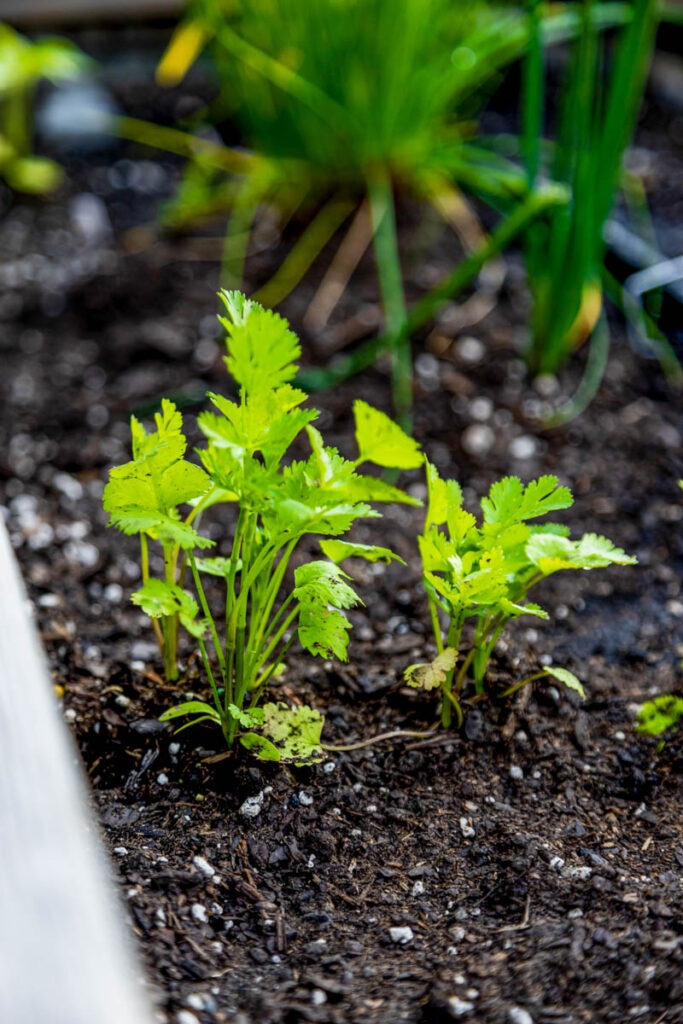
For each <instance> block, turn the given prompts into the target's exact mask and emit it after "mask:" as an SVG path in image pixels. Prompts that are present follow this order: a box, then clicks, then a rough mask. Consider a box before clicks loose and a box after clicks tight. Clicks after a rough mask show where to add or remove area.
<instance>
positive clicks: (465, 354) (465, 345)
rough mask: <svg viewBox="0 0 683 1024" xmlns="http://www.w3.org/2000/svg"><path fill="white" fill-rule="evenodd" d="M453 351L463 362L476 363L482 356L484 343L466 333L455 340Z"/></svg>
mask: <svg viewBox="0 0 683 1024" xmlns="http://www.w3.org/2000/svg"><path fill="white" fill-rule="evenodd" d="M455 352H456V355H457V356H458V358H459V359H462V361H463V363H478V362H479V360H480V359H483V357H484V345H483V343H482V342H481V341H480V340H479V338H473V337H471V336H469V335H467V336H466V337H464V338H460V339H459V340H458V341H457V342H456V345H455Z"/></svg>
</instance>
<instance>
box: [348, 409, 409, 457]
mask: <svg viewBox="0 0 683 1024" xmlns="http://www.w3.org/2000/svg"><path fill="white" fill-rule="evenodd" d="M353 415H354V417H355V421H356V442H357V443H358V454H359V460H358V461H359V463H360V462H374V463H375V464H376V465H378V466H386V467H387V468H391V469H417V468H418V467H419V466H421V465H422V461H423V456H422V452H421V451H420V446H419V445H418V443H417V441H415V440H413V438H412V437H410V436H409V435H408V434H406V433H405V431H403V430H401V428H400V427H399V425H398V423H394V421H393V420H392V419H390V418H389V417H388V416H387V415H386V414H385V413H383V412H380V411H379V409H373V407H372V406H371V405H368V404H367V402H363V401H362V400H361V399H360V398H358V399H356V401H355V402H354V403H353Z"/></svg>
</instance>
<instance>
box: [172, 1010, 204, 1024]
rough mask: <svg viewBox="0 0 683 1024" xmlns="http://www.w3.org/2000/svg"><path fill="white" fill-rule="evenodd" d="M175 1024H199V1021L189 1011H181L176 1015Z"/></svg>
mask: <svg viewBox="0 0 683 1024" xmlns="http://www.w3.org/2000/svg"><path fill="white" fill-rule="evenodd" d="M175 1024H199V1021H198V1020H197V1018H196V1017H195V1015H194V1014H193V1013H190V1011H189V1010H180V1011H179V1013H177V1014H176V1017H175Z"/></svg>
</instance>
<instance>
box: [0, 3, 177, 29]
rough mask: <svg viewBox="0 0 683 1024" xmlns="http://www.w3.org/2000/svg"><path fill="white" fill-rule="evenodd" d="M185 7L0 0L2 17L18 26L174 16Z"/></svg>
mask: <svg viewBox="0 0 683 1024" xmlns="http://www.w3.org/2000/svg"><path fill="white" fill-rule="evenodd" d="M184 7H185V4H184V3H183V0H0V21H9V22H11V23H12V24H13V25H17V26H22V25H26V26H29V25H40V24H43V23H47V24H51V25H58V24H63V23H65V22H72V23H73V22H80V23H82V24H88V23H91V22H97V21H103V20H106V21H137V20H139V19H141V18H160V17H174V16H176V15H178V14H180V13H181V12H182V11H183V10H184Z"/></svg>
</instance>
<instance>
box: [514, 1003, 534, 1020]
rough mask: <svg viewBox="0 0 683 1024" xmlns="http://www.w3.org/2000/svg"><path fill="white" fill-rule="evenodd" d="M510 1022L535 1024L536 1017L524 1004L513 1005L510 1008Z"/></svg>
mask: <svg viewBox="0 0 683 1024" xmlns="http://www.w3.org/2000/svg"><path fill="white" fill-rule="evenodd" d="M508 1024H534V1018H533V1017H532V1016H531V1014H530V1013H529V1011H528V1010H525V1009H524V1007H523V1006H511V1007H510V1009H509V1010H508Z"/></svg>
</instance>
